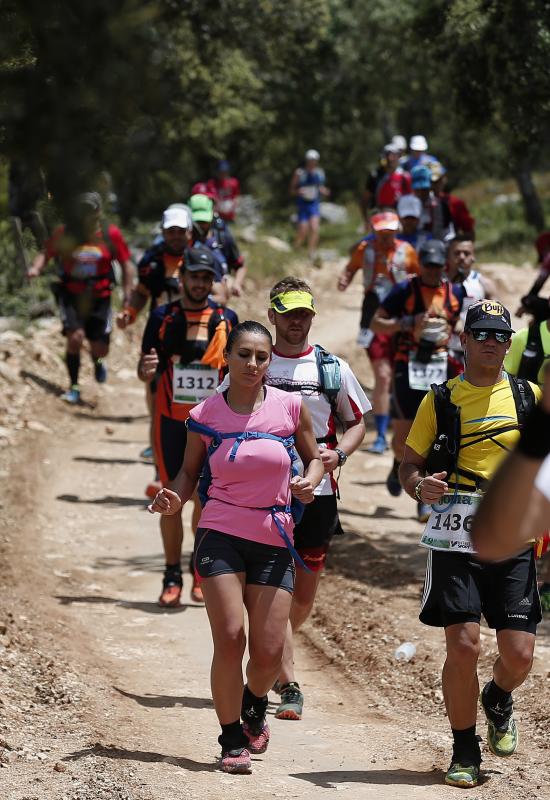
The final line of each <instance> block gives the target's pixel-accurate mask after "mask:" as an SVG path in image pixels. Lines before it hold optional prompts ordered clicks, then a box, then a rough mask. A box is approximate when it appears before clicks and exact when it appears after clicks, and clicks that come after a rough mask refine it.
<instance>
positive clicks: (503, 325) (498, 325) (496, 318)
mask: <svg viewBox="0 0 550 800" xmlns="http://www.w3.org/2000/svg"><path fill="white" fill-rule="evenodd" d="M464 330H465V331H471V330H476V331H479V330H481V331H507V332H508V333H513V332H514V331H513V328H512V325H511V323H510V312H509V311H508V309H507V308H504V306H503V305H502V303H499V302H498V300H479V301H478V302H477V303H473V304H472V305H471V306H470V307H469V309H468V313H467V314H466V322H465V323H464Z"/></svg>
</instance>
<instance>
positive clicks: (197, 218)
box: [189, 194, 214, 222]
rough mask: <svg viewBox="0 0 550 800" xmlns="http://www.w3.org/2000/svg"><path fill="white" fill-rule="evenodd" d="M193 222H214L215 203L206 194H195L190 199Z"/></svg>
mask: <svg viewBox="0 0 550 800" xmlns="http://www.w3.org/2000/svg"><path fill="white" fill-rule="evenodd" d="M189 208H190V209H191V216H192V218H193V222H212V220H213V219H214V203H213V202H212V200H211V199H210V198H209V197H207V196H206V195H205V194H194V195H193V196H192V197H191V198H190V200H189Z"/></svg>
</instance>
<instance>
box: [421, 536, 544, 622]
mask: <svg viewBox="0 0 550 800" xmlns="http://www.w3.org/2000/svg"><path fill="white" fill-rule="evenodd" d="M482 615H483V616H484V617H485V619H486V621H487V625H488V626H489V627H490V628H495V629H496V630H497V631H500V630H506V629H510V630H517V631H527V632H528V633H535V632H536V629H537V624H538V623H539V622H540V621H541V619H542V614H541V605H540V598H539V593H538V589H537V569H536V563H535V553H534V551H533V548H532V547H530V548H529V549H528V550H525V551H524V552H523V553H520V554H519V555H517V556H514V558H510V559H507V560H506V561H499V562H497V563H486V562H483V561H480V560H479V559H477V558H476V557H475V556H474V555H472V554H470V553H455V552H448V551H440V550H429V552H428V563H427V567H426V578H425V582H424V595H423V598H422V607H421V610H420V621H421V622H423V623H424V624H425V625H434V626H436V627H441V628H446V627H447V626H448V625H455V624H457V623H464V622H479V621H480V619H481V616H482Z"/></svg>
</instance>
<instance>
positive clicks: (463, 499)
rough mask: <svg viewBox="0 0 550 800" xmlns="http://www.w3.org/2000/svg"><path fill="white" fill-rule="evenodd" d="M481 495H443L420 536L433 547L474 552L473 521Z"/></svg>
mask: <svg viewBox="0 0 550 800" xmlns="http://www.w3.org/2000/svg"><path fill="white" fill-rule="evenodd" d="M481 497H482V495H480V494H477V493H475V492H472V493H471V494H470V493H461V494H457V495H456V497H455V495H447V494H446V495H444V496H443V497H442V498H441V500H440V501H439V503H437V504H434V505H433V506H432V513H431V514H430V518H429V520H428V522H427V523H426V528H425V529H424V533H423V534H422V538H421V539H420V544H421V545H423V546H424V547H429V548H430V549H431V550H452V551H455V552H459V553H475V550H474V548H473V546H472V542H471V539H470V531H471V530H472V521H473V519H474V515H475V513H476V511H477V507H478V504H479V501H480V500H481Z"/></svg>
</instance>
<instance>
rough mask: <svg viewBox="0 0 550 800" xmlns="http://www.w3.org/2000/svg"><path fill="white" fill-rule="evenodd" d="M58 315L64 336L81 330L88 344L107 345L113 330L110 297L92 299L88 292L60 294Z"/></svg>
mask: <svg viewBox="0 0 550 800" xmlns="http://www.w3.org/2000/svg"><path fill="white" fill-rule="evenodd" d="M59 313H60V316H61V324H62V325H63V334H64V335H65V336H66V335H67V333H70V332H71V331H76V330H78V329H79V328H82V329H83V330H84V333H85V334H86V338H87V339H88V340H89V341H90V342H105V344H109V340H110V338H111V332H112V330H113V322H112V314H111V298H110V297H92V296H91V295H90V294H89V293H88V292H83V293H82V294H71V293H69V292H62V293H61V295H60V297H59Z"/></svg>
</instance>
